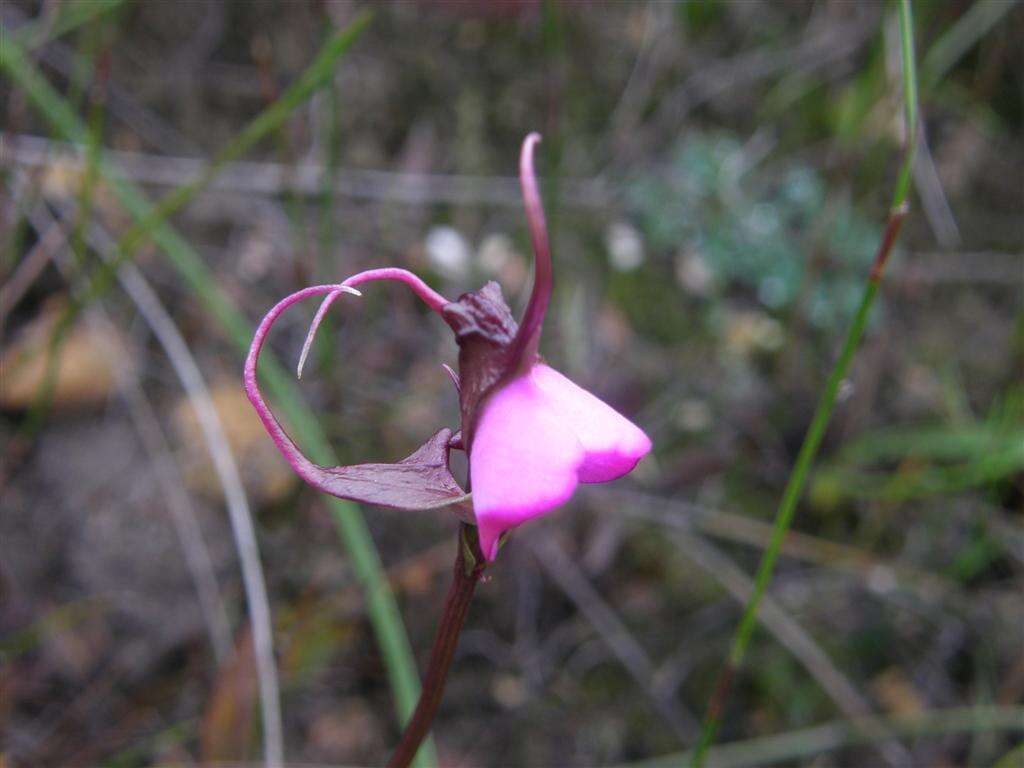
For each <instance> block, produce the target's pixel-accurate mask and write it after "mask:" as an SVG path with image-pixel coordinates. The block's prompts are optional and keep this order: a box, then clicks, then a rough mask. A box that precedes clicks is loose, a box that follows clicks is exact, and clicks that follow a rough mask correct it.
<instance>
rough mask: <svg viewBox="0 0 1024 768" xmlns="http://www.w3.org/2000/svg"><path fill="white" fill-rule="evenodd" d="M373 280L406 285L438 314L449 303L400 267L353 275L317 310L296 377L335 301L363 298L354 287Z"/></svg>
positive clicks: (328, 295)
mask: <svg viewBox="0 0 1024 768" xmlns="http://www.w3.org/2000/svg"><path fill="white" fill-rule="evenodd" d="M373 280H397V281H399V282H402V283H405V284H406V285H408V286H409V288H411V289H412V291H413V293H415V294H416V295H417V296H419V298H420V299H421V300H422V301H423V303H424V304H426V305H427V306H428V307H430V308H431V309H432V310H433V311H434V312H436V313H437V314H441V308H442V307H443V306H444V305H445V304H448V303H449V302H448V299H446V298H445V297H444V296H442V295H441V294H439V293H438V292H437V291H435V290H434V289H433V288H431V287H430V286H429V285H427V284H426V283H424V282H423V281H422V280H421V279H420V278H419V277H417V276H416V275H414V274H413V273H412V272H409V271H408V270H405V269H399V268H398V267H384V268H381V269H368V270H366V271H365V272H360V273H358V274H355V275H352V277H350V278H348V279H347V280H344V281H342V282H341V283H340V284H338V285H336V286H335V290H334V291H332V292H331V293H329V294H327V296H325V297H324V300H323V301H322V302H321V303H320V308H319V309H317V311H316V315H314V317H313V321H312V322H311V323H310V325H309V330H308V331H307V332H306V338H305V340H304V341H303V342H302V352H301V353H300V354H299V364H298V365H297V366H296V369H295V375H296V376H297V377H298V378H300V379H301V378H302V369H303V368H304V367H305V365H306V357H307V356H308V355H309V350H310V348H311V347H312V346H313V339H314V337H315V336H316V331H317V329H318V328H319V327H320V323H321V322H323V319H324V316H325V315H326V314H327V310H328V309H330V308H331V304H333V303H334V300H335V299H337V298H338V297H339V296H340V295H341V294H342V293H351V294H352V295H353V296H362V295H363V294H362V293H360V292H359V291H357V290H356V289H355V288H354V287H353V286H356V285H361V284H362V283H368V282H372V281H373Z"/></svg>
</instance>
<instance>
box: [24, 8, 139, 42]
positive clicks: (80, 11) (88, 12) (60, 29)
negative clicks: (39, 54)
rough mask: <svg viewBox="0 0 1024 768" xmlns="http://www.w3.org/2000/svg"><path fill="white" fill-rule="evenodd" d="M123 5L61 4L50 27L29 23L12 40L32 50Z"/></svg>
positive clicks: (40, 22)
mask: <svg viewBox="0 0 1024 768" xmlns="http://www.w3.org/2000/svg"><path fill="white" fill-rule="evenodd" d="M123 4H124V0H91V1H90V0H77V2H74V3H61V6H60V12H59V14H58V16H57V19H56V20H55V21H54V22H53V24H52V25H49V24H48V23H47V22H46V21H43V20H35V21H30V22H28V23H27V24H25V25H24V26H22V27H20V28H19V29H18V31H17V33H15V35H14V39H15V40H16V41H17V42H18V44H19V45H21V46H22V47H23V48H25V49H26V50H33V49H35V48H38V47H39V46H41V45H44V44H45V43H48V42H49V41H51V40H53V39H55V38H58V37H63V36H64V35H66V34H68V33H69V32H73V31H74V30H76V29H78V27H80V26H82V25H83V24H85V23H87V22H89V21H92V20H93V19H95V18H97V17H99V16H102V15H103V14H105V13H111V12H112V11H114V10H116V9H118V8H120V7H121V6H122V5H123ZM7 34H8V32H7V31H6V30H4V35H7ZM6 42H7V41H5V43H6Z"/></svg>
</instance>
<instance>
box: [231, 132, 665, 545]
mask: <svg viewBox="0 0 1024 768" xmlns="http://www.w3.org/2000/svg"><path fill="white" fill-rule="evenodd" d="M539 141H540V136H539V135H538V134H536V133H531V134H530V135H529V136H527V137H526V140H525V141H524V142H523V148H522V153H521V156H520V163H519V175H520V183H521V185H522V191H523V198H524V201H525V205H526V217H527V222H528V224H529V228H530V237H531V240H532V243H533V250H534V253H535V256H536V266H535V273H536V274H535V278H534V285H533V291H532V293H531V295H530V300H529V303H528V304H527V307H526V311H525V312H524V314H523V319H522V322H521V323H519V324H518V325H517V324H516V322H515V320H514V319H513V317H512V313H511V311H510V310H509V308H508V305H507V304H506V303H505V300H504V298H503V297H502V294H501V289H500V287H499V286H498V285H497V284H496V283H493V282H491V283H488V284H487V285H485V286H484V287H483V288H481V289H480V290H478V291H474V292H471V293H466V294H464V295H462V296H460V297H459V299H458V300H457V301H454V302H452V301H448V300H447V299H446V298H444V297H443V296H441V295H440V294H438V293H437V292H435V291H434V290H433V289H431V288H430V287H429V286H427V285H426V283H424V282H423V281H422V280H421V279H420V278H418V277H417V276H416V275H414V274H412V273H411V272H407V271H406V270H404V269H396V268H386V269H371V270H368V271H365V272H360V273H358V274H356V275H353V276H352V277H350V278H348V279H347V280H344V281H342V282H341V283H339V284H336V285H317V286H313V287H310V288H306V289H304V290H301V291H298V292H297V293H293V294H292V295H291V296H288V297H287V298H285V299H283V300H281V301H280V302H279V303H278V304H277V305H276V306H275V307H274V308H273V309H271V310H270V312H268V313H267V315H266V317H264V318H263V321H262V322H261V323H260V325H259V327H258V328H257V330H256V334H255V336H254V338H253V341H252V346H251V347H250V349H249V355H248V358H247V359H246V363H245V387H246V392H247V393H248V395H249V399H250V400H251V401H252V404H253V406H254V407H255V408H256V412H257V413H258V414H259V417H260V419H261V420H262V421H263V424H264V426H265V427H266V429H267V431H268V432H269V434H270V436H271V438H272V439H273V440H274V443H275V444H276V445H277V447H278V449H279V450H280V451H281V453H282V455H283V456H284V457H285V459H287V460H288V462H289V463H290V464H291V465H292V467H293V468H294V469H295V471H296V472H297V473H298V475H299V476H300V477H302V478H303V479H304V480H305V481H306V482H308V483H309V484H311V485H313V486H314V487H316V488H319V489H320V490H322V491H325V492H326V493H330V494H332V495H334V496H339V497H341V498H345V499H351V500H354V501H359V502H364V503H368V504H378V505H381V506H387V507H395V508H400V509H430V508H438V507H451V508H452V509H453V510H455V511H456V513H457V514H459V516H460V517H462V518H463V519H465V520H468V521H469V522H472V523H474V524H475V525H476V526H477V529H478V535H479V544H480V550H481V552H482V553H483V555H484V557H486V559H487V560H494V558H495V557H496V556H497V552H498V547H499V543H500V541H501V537H502V535H503V534H504V533H505V532H506V531H509V530H511V529H513V528H515V527H516V526H518V525H520V524H522V523H524V522H526V521H527V520H531V519H533V518H535V517H539V516H541V515H544V514H547V513H548V512H550V511H552V510H553V509H555V508H556V507H558V506H560V505H562V504H563V503H565V502H566V501H568V499H569V497H571V496H572V494H573V491H575V489H576V486H577V484H579V483H604V482H608V481H610V480H614V479H616V478H619V477H622V476H623V475H625V474H627V473H629V472H630V471H631V470H632V469H633V468H634V467H635V466H636V464H637V462H638V461H640V459H641V458H643V457H644V456H645V455H646V454H647V453H648V452H649V451H650V449H651V441H650V439H648V437H647V435H645V434H644V432H643V431H642V430H641V429H640V428H639V427H637V426H636V425H635V424H633V423H632V422H631V421H629V420H628V419H626V418H625V417H624V416H622V415H621V414H619V413H618V412H617V411H615V410H614V409H612V408H611V407H610V406H609V405H607V404H606V403H604V402H603V401H601V400H600V399H598V398H597V397H595V396H594V395H592V394H591V393H590V392H588V391H586V390H585V389H583V388H582V387H579V386H578V385H576V384H574V383H573V382H572V381H570V380H569V379H567V378H566V377H565V376H563V375H562V374H561V373H559V372H558V371H556V370H554V369H553V368H551V367H549V366H548V365H546V364H545V363H544V362H543V361H542V359H541V357H540V355H539V353H538V345H539V342H540V334H541V328H542V326H543V323H544V316H545V314H546V313H547V309H548V304H549V302H550V300H551V252H550V248H549V245H548V235H547V225H546V224H545V221H544V210H543V208H542V207H541V200H540V194H539V193H538V191H537V181H536V177H535V175H534V171H533V150H534V146H535V145H536V144H537V142H539ZM375 280H394V281H398V282H402V283H405V284H406V285H407V286H408V287H409V288H411V289H412V291H413V292H414V293H415V294H416V295H417V296H418V297H419V298H420V299H422V300H423V302H424V303H425V304H426V305H427V306H428V307H430V309H432V310H433V311H434V312H436V313H437V314H438V315H440V316H441V318H442V319H444V321H445V322H446V323H447V324H448V325H449V326H450V327H451V329H452V330H453V331H454V333H455V337H456V341H457V343H458V345H459V373H458V374H455V372H454V371H451V369H448V372H449V374H450V375H451V376H452V378H453V381H454V382H455V385H456V388H457V389H458V392H459V405H460V415H461V421H462V429H461V431H460V432H459V433H456V434H453V433H452V431H451V430H450V429H441V430H439V431H438V432H437V433H436V434H435V435H434V436H433V437H432V438H431V439H430V440H428V441H427V442H426V443H425V444H424V445H423V446H421V447H420V448H419V449H418V450H417V451H416V452H415V453H413V454H412V455H411V456H409V457H408V458H406V459H403V460H402V461H400V462H397V463H394V464H360V465H355V466H347V467H321V466H319V465H317V464H314V463H313V462H312V461H310V460H309V459H308V458H306V456H304V455H303V454H302V452H301V451H300V450H299V448H298V447H297V446H296V445H295V443H294V442H293V441H292V440H291V438H290V437H289V436H288V434H287V433H286V432H285V431H284V429H283V428H282V427H281V425H280V424H279V423H278V421H277V419H276V418H275V417H274V414H273V412H272V411H271V410H270V407H269V406H268V405H267V403H266V401H265V400H264V399H263V396H262V394H261V393H260V390H259V385H258V382H257V378H256V366H257V363H258V361H259V354H260V350H261V349H262V347H263V343H264V341H265V339H266V337H267V334H268V333H269V331H270V329H271V327H272V326H273V324H274V322H275V321H276V320H277V318H278V317H279V316H280V315H281V313H283V312H284V310H286V309H287V308H288V307H290V306H291V305H292V304H295V303H296V302H298V301H301V300H303V299H305V298H307V297H309V296H317V295H322V296H324V297H325V298H324V300H323V302H322V303H321V305H320V308H319V309H318V311H317V313H316V316H315V317H314V318H313V322H312V324H311V325H310V329H309V333H308V334H307V336H306V340H305V343H304V344H303V348H302V354H301V355H300V357H299V368H298V373H299V375H300V376H301V375H302V366H303V364H304V362H305V359H306V356H307V353H308V352H309V348H310V345H311V344H312V341H313V338H314V335H315V333H316V329H317V327H318V326H319V324H320V322H321V320H322V319H323V317H324V315H325V314H326V312H327V310H328V308H329V307H330V305H331V304H332V303H333V301H334V300H335V299H336V298H337V297H338V296H340V295H342V294H343V293H351V294H354V295H360V294H359V291H357V290H356V287H357V286H360V285H362V284H364V283H368V282H372V281H375ZM452 449H460V450H464V451H466V453H467V454H468V455H469V485H470V489H471V491H472V494H471V495H470V494H468V493H467V492H466V491H464V490H463V489H462V488H461V487H460V486H459V484H458V482H456V480H455V478H454V477H453V476H452V475H451V472H450V471H449V463H448V459H449V453H450V451H451V450H452Z"/></svg>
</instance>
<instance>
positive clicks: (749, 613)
mask: <svg viewBox="0 0 1024 768" xmlns="http://www.w3.org/2000/svg"><path fill="white" fill-rule="evenodd" d="M899 24H900V42H901V46H900V50H901V53H902V58H903V97H904V117H905V130H906V148H905V151H904V157H903V163H902V166H901V168H900V172H899V176H898V177H897V181H896V191H895V194H894V196H893V203H892V209H891V211H890V214H889V222H888V224H887V226H886V229H885V234H884V235H883V236H882V243H881V245H880V246H879V249H878V253H877V255H876V256H875V263H874V265H873V266H872V269H871V273H870V275H869V277H868V281H867V285H866V286H865V288H864V294H863V296H862V298H861V301H860V306H859V307H858V308H857V313H856V315H855V316H854V319H853V323H852V324H851V326H850V330H849V331H848V332H847V335H846V340H845V341H844V342H843V348H842V351H841V352H840V353H839V359H838V360H837V361H836V363H835V365H834V366H833V368H832V372H831V373H830V374H829V377H828V380H827V382H826V384H825V389H824V391H823V392H822V395H821V398H820V399H819V401H818V406H817V408H816V409H815V412H814V418H813V419H812V420H811V425H810V427H809V428H808V429H807V434H806V435H805V436H804V441H803V444H802V445H801V446H800V452H799V453H798V454H797V459H796V463H795V464H794V466H793V469H792V471H791V472H790V476H789V480H788V481H787V483H786V488H785V490H784V491H783V494H782V499H781V501H780V502H779V508H778V510H777V511H776V513H775V522H774V524H773V526H772V534H771V538H770V540H769V542H768V546H767V547H766V548H765V551H764V554H763V555H762V557H761V563H760V564H759V566H758V569H757V574H756V576H755V577H754V591H753V594H752V595H751V596H750V600H749V601H748V602H747V605H746V607H745V608H744V610H743V615H742V617H741V618H740V622H739V625H738V626H737V628H736V632H735V634H734V635H733V639H732V644H731V646H730V649H729V657H728V660H727V661H726V664H725V666H724V668H723V670H722V673H721V674H720V675H719V678H718V681H717V683H716V686H715V689H714V692H713V693H712V696H711V700H710V702H709V703H708V711H707V714H706V716H705V719H704V723H703V725H702V728H701V735H700V740H699V742H698V744H697V748H696V750H695V751H694V753H693V756H692V760H691V764H692V765H693V766H694V768H697V767H698V766H701V765H703V763H704V760H705V758H706V757H707V751H708V748H709V747H710V746H711V744H712V742H713V741H714V739H715V736H716V735H717V733H718V727H719V724H720V722H721V717H722V713H723V710H724V708H725V702H726V699H727V697H728V693H729V689H730V687H731V683H732V679H733V677H734V676H735V674H736V672H737V671H738V670H739V669H740V668H741V667H742V666H743V662H744V659H745V657H746V652H747V646H748V645H749V644H750V638H751V636H752V635H753V633H754V629H755V627H756V626H757V612H758V608H759V607H760V605H761V600H762V599H763V597H764V594H765V591H766V590H767V589H768V584H769V582H770V581H771V578H772V574H773V573H774V572H775V563H776V561H777V560H778V557H779V552H780V551H781V549H782V542H783V540H784V539H785V538H786V532H787V531H788V530H789V526H790V524H791V523H792V521H793V515H794V513H795V512H796V505H797V503H798V502H799V501H800V498H801V496H802V495H803V492H804V488H805V486H806V485H807V477H808V474H809V473H810V470H811V467H812V466H813V465H814V459H815V457H816V456H817V453H818V448H819V447H820V446H821V441H822V439H823V438H824V436H825V430H826V428H827V427H828V424H829V421H831V419H832V412H833V411H834V410H835V405H836V400H837V398H838V395H839V388H840V385H841V384H842V383H843V380H844V379H845V378H846V375H847V372H848V371H849V369H850V363H851V361H852V360H853V356H854V354H855V353H856V351H857V347H858V346H859V345H860V340H861V337H862V336H863V335H864V329H865V328H866V327H867V320H868V316H869V314H870V312H871V308H872V306H873V305H874V303H875V298H876V296H877V295H878V287H879V284H880V283H881V279H882V274H883V271H884V268H885V264H886V262H887V260H888V258H889V254H890V252H891V251H892V246H893V244H894V243H895V241H896V237H897V236H898V235H899V230H900V226H901V225H902V222H903V218H904V217H905V216H906V213H907V193H908V191H909V189H910V176H911V168H912V167H913V161H914V150H915V147H916V144H917V70H916V66H915V61H914V32H913V14H912V9H911V7H910V0H901V2H900V5H899Z"/></svg>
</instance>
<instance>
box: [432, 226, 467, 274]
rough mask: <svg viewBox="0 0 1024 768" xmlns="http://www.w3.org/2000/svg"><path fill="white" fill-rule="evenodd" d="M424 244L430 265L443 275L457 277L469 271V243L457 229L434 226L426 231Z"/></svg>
mask: <svg viewBox="0 0 1024 768" xmlns="http://www.w3.org/2000/svg"><path fill="white" fill-rule="evenodd" d="M424 245H425V247H426V251H427V259H428V261H429V262H430V266H431V267H432V268H433V269H436V270H437V271H438V272H440V273H441V274H442V275H443V276H445V277H447V278H451V279H459V278H462V277H465V276H466V275H467V274H468V273H469V258H470V253H469V244H468V243H467V242H466V238H464V237H463V236H462V235H461V234H459V232H458V230H456V229H453V228H452V227H444V226H442V227H434V228H433V229H432V230H430V232H428V233H427V240H426V243H425V244H424Z"/></svg>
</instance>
